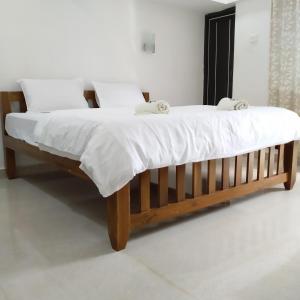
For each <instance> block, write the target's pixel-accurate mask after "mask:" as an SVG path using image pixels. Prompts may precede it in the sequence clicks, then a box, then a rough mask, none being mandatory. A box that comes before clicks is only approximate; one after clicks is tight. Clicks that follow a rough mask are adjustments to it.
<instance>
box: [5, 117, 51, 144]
mask: <svg viewBox="0 0 300 300" xmlns="http://www.w3.org/2000/svg"><path fill="white" fill-rule="evenodd" d="M45 115H46V114H45V113H35V112H26V113H10V114H8V115H7V116H6V119H5V130H6V132H7V133H8V134H9V135H10V136H12V137H14V138H16V139H18V140H22V141H25V142H26V143H28V144H31V145H37V144H36V143H35V140H34V138H35V137H34V129H35V126H36V124H37V122H38V121H39V120H41V119H42V118H44V117H45Z"/></svg>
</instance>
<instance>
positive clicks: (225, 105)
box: [218, 98, 249, 110]
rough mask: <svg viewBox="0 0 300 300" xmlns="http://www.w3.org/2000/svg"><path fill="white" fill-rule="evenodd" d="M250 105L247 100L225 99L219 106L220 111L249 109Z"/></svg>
mask: <svg viewBox="0 0 300 300" xmlns="http://www.w3.org/2000/svg"><path fill="white" fill-rule="evenodd" d="M248 107H249V104H248V102H247V101H246V100H234V99H230V98H223V99H221V101H220V102H219V104H218V110H243V109H247V108H248Z"/></svg>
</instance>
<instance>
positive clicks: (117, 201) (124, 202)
mask: <svg viewBox="0 0 300 300" xmlns="http://www.w3.org/2000/svg"><path fill="white" fill-rule="evenodd" d="M107 226H108V234H109V237H110V242H111V245H112V248H113V249H114V250H116V251H120V250H122V249H124V248H125V247H126V244H127V240H128V237H129V232H130V184H127V185H126V186H124V187H123V188H122V189H121V190H119V191H118V192H116V193H115V194H114V195H113V196H112V197H110V198H109V199H107Z"/></svg>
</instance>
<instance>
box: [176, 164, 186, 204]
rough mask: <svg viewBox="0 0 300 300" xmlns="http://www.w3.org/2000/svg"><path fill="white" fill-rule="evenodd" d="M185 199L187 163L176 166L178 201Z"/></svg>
mask: <svg viewBox="0 0 300 300" xmlns="http://www.w3.org/2000/svg"><path fill="white" fill-rule="evenodd" d="M184 199H185V165H180V166H176V201H177V202H179V201H183V200H184Z"/></svg>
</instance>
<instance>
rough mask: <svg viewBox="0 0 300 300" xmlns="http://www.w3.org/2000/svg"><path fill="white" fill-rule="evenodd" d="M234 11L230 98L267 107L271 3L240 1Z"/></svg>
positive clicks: (257, 0)
mask: <svg viewBox="0 0 300 300" xmlns="http://www.w3.org/2000/svg"><path fill="white" fill-rule="evenodd" d="M236 10H237V12H236V35H235V62H234V79H233V95H234V97H236V98H244V99H247V100H248V101H249V102H250V103H251V104H252V105H267V104H268V94H269V92H268V89H269V60H270V57H269V52H270V31H271V0H240V1H239V2H238V3H237V6H236ZM251 40H253V41H251Z"/></svg>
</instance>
